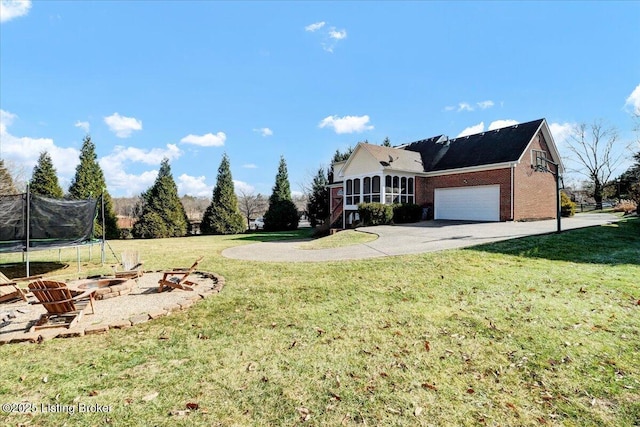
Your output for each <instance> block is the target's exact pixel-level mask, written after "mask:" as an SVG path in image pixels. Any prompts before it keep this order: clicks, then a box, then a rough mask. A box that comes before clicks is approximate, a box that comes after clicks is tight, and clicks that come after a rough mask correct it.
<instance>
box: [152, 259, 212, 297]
mask: <svg viewBox="0 0 640 427" xmlns="http://www.w3.org/2000/svg"><path fill="white" fill-rule="evenodd" d="M203 258H204V257H203V256H201V257H200V258H198V259H197V260H196V262H194V263H193V265H192V266H191V267H189V268H174V269H173V270H171V271H163V272H162V279H160V280H158V292H162V291H163V290H164V288H165V287H167V288H175V289H182V290H184V291H193V287H194V286H195V285H197V283H194V282H190V281H189V280H187V278H188V277H189V275H190V274H191V273H193V272H194V271H195V270H196V267H198V264H200V261H202V259H203Z"/></svg>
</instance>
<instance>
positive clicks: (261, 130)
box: [253, 128, 273, 136]
mask: <svg viewBox="0 0 640 427" xmlns="http://www.w3.org/2000/svg"><path fill="white" fill-rule="evenodd" d="M253 131H254V132H258V133H260V135H262V136H271V135H273V131H272V130H271V129H269V128H257V129H254V130H253Z"/></svg>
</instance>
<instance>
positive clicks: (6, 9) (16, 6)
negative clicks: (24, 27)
mask: <svg viewBox="0 0 640 427" xmlns="http://www.w3.org/2000/svg"><path fill="white" fill-rule="evenodd" d="M29 9H31V0H1V1H0V22H6V21H10V20H12V19H14V18H18V17H20V16H24V15H26V14H27V13H29Z"/></svg>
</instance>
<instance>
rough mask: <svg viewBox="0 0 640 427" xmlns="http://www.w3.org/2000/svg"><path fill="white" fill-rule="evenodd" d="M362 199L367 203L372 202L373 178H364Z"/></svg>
mask: <svg viewBox="0 0 640 427" xmlns="http://www.w3.org/2000/svg"><path fill="white" fill-rule="evenodd" d="M362 185H363V187H364V188H363V190H362V201H363V202H365V203H369V202H371V178H369V177H366V178H365V179H363V180H362Z"/></svg>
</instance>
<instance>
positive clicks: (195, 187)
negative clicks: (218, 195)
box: [176, 173, 213, 197]
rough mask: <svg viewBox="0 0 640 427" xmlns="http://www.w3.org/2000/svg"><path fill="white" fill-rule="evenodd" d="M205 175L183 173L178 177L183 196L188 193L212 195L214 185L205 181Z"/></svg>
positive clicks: (179, 188)
mask: <svg viewBox="0 0 640 427" xmlns="http://www.w3.org/2000/svg"><path fill="white" fill-rule="evenodd" d="M204 180H205V177H204V176H190V175H187V174H184V173H183V174H182V175H180V176H179V177H178V182H177V183H176V185H177V186H178V194H180V195H181V196H183V195H185V194H188V195H190V196H194V197H211V194H212V192H213V186H212V185H207V183H206V182H204Z"/></svg>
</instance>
